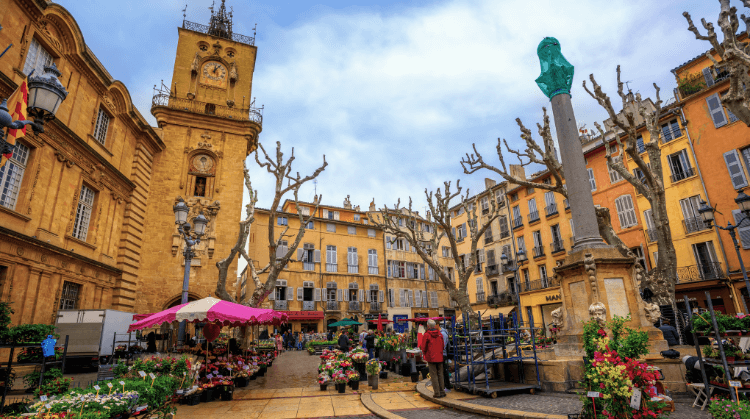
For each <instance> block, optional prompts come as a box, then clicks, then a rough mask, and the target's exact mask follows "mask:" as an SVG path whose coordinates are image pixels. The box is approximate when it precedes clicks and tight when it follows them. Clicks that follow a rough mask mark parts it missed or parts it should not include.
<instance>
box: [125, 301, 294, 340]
mask: <svg viewBox="0 0 750 419" xmlns="http://www.w3.org/2000/svg"><path fill="white" fill-rule="evenodd" d="M183 320H187V321H188V322H190V323H195V322H207V323H219V324H221V325H223V326H244V325H254V324H274V325H278V324H281V323H286V322H287V320H288V316H287V314H286V313H282V312H278V311H274V310H271V309H264V308H252V307H247V306H243V305H241V304H235V303H230V302H229V301H224V300H219V299H218V298H213V297H207V298H204V299H202V300H197V301H191V302H189V303H187V304H180V305H178V306H174V307H171V308H168V309H166V310H164V311H160V312H158V313H153V314H151V315H149V316H148V317H146V318H145V319H142V320H139V321H137V322H135V323H133V324H131V325H130V327H129V328H128V332H132V331H134V330H140V329H145V328H147V327H152V326H159V325H161V324H163V323H172V322H174V321H178V322H180V321H183Z"/></svg>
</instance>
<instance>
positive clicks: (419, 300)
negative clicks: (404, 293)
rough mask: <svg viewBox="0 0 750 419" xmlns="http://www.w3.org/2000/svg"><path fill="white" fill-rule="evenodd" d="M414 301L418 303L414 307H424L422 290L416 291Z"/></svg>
mask: <svg viewBox="0 0 750 419" xmlns="http://www.w3.org/2000/svg"><path fill="white" fill-rule="evenodd" d="M414 302H415V303H416V304H415V305H414V307H422V291H420V290H416V291H414Z"/></svg>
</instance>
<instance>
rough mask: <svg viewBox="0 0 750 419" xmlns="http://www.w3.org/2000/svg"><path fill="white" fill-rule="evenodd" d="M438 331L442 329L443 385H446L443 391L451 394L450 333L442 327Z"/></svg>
mask: <svg viewBox="0 0 750 419" xmlns="http://www.w3.org/2000/svg"><path fill="white" fill-rule="evenodd" d="M438 329H440V335H442V336H443V384H445V388H444V389H443V391H444V392H450V389H449V388H448V387H449V386H450V382H451V376H450V371H448V332H447V331H446V330H445V328H443V327H440V326H438Z"/></svg>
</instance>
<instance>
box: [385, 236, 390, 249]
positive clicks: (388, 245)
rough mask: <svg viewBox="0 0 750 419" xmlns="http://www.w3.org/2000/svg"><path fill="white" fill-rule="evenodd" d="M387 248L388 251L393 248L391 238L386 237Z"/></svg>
mask: <svg viewBox="0 0 750 419" xmlns="http://www.w3.org/2000/svg"><path fill="white" fill-rule="evenodd" d="M385 248H386V249H390V248H391V236H385Z"/></svg>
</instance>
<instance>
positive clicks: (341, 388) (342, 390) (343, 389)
mask: <svg viewBox="0 0 750 419" xmlns="http://www.w3.org/2000/svg"><path fill="white" fill-rule="evenodd" d="M336 390H338V391H339V393H345V392H346V383H344V384H336Z"/></svg>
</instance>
